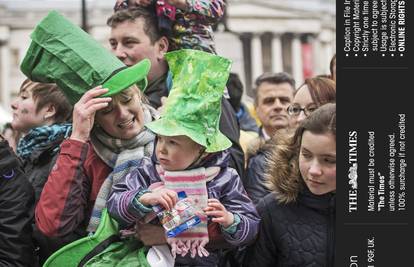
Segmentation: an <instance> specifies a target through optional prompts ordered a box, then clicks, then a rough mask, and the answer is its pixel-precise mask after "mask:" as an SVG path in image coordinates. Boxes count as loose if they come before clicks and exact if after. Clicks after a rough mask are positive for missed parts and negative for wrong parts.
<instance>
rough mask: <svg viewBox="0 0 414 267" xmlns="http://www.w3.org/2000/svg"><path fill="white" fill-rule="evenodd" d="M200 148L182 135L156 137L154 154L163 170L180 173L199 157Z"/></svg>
mask: <svg viewBox="0 0 414 267" xmlns="http://www.w3.org/2000/svg"><path fill="white" fill-rule="evenodd" d="M202 148H203V147H202V146H201V145H199V144H197V143H196V142H194V141H193V140H191V139H190V138H189V137H187V136H184V135H179V136H162V135H158V140H157V144H156V148H155V153H156V156H157V159H158V161H159V163H160V165H161V166H162V167H163V169H164V170H166V171H180V170H185V169H186V168H188V167H189V166H190V165H191V164H192V163H193V162H195V161H196V160H197V159H198V158H199V157H200V154H201V153H202Z"/></svg>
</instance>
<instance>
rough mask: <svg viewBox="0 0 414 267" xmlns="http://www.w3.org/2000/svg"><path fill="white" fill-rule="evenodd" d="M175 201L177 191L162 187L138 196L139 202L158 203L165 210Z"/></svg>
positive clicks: (170, 207)
mask: <svg viewBox="0 0 414 267" xmlns="http://www.w3.org/2000/svg"><path fill="white" fill-rule="evenodd" d="M177 201H178V196H177V193H176V192H175V191H173V190H170V189H167V188H162V189H159V190H156V191H153V192H150V193H146V194H143V195H142V196H141V197H140V198H139V202H141V203H142V204H144V205H146V206H155V205H158V204H160V205H161V206H163V207H164V208H165V209H167V210H171V209H172V208H173V207H174V206H175V203H177Z"/></svg>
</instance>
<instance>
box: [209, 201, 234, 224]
mask: <svg viewBox="0 0 414 267" xmlns="http://www.w3.org/2000/svg"><path fill="white" fill-rule="evenodd" d="M204 211H205V213H206V215H207V216H212V217H214V218H213V219H212V221H213V222H216V223H219V224H220V225H221V226H223V227H224V228H227V227H229V226H230V225H232V224H233V223H234V215H233V213H231V212H228V211H227V210H226V208H225V207H224V206H223V204H221V203H220V201H218V200H217V199H215V198H210V199H209V200H208V202H207V207H206V208H204Z"/></svg>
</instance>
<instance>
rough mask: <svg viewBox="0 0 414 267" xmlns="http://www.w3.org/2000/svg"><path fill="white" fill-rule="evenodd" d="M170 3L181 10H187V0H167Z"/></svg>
mask: <svg viewBox="0 0 414 267" xmlns="http://www.w3.org/2000/svg"><path fill="white" fill-rule="evenodd" d="M165 2H167V3H168V4H170V5H172V6H175V7H176V8H179V9H181V10H187V1H186V0H165Z"/></svg>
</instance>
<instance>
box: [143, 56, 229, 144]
mask: <svg viewBox="0 0 414 267" xmlns="http://www.w3.org/2000/svg"><path fill="white" fill-rule="evenodd" d="M165 57H166V59H167V61H168V65H169V66H170V71H171V73H172V75H173V86H172V89H171V92H170V95H169V96H168V99H167V102H166V104H165V108H164V111H163V114H162V116H161V118H160V119H159V120H157V121H153V122H150V123H148V124H146V127H148V128H149V129H150V130H152V131H153V132H155V133H157V134H160V135H165V136H176V135H185V136H188V137H190V138H191V139H192V140H193V141H194V142H196V143H198V144H200V145H202V146H204V147H205V148H206V152H217V151H222V150H225V149H227V148H229V147H230V146H231V142H230V140H229V139H228V138H227V137H226V136H224V135H223V134H222V133H221V132H220V131H219V122H220V114H221V98H222V96H223V92H224V88H225V86H226V82H227V79H228V77H229V72H230V67H231V61H230V60H228V59H226V58H223V57H219V56H217V55H213V54H210V53H206V52H203V51H198V50H190V49H183V50H178V51H174V52H169V53H167V54H166V55H165Z"/></svg>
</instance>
